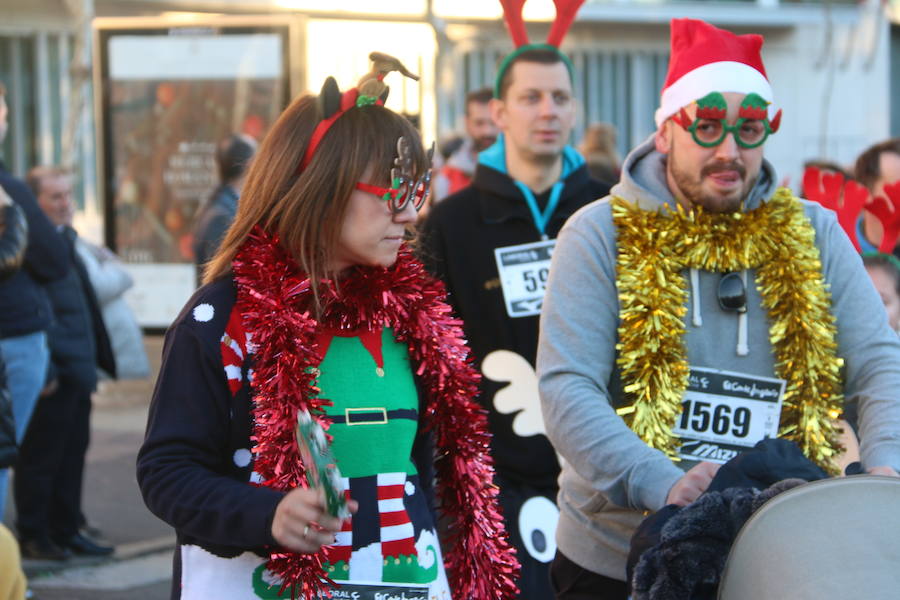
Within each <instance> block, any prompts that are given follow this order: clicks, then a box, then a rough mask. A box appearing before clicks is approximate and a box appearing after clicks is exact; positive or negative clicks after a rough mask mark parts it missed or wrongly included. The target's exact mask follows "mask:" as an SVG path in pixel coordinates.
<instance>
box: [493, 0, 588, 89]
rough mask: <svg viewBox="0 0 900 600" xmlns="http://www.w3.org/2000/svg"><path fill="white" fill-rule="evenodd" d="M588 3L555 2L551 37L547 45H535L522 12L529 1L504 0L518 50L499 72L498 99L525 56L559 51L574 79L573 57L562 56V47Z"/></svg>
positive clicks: (507, 59)
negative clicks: (505, 79) (514, 67)
mask: <svg viewBox="0 0 900 600" xmlns="http://www.w3.org/2000/svg"><path fill="white" fill-rule="evenodd" d="M584 1H585V0H553V4H554V5H555V6H556V19H555V20H554V21H553V25H552V26H551V28H550V34H549V35H548V36H547V43H545V44H531V43H529V42H528V32H527V31H526V30H525V20H524V19H523V18H522V8H523V7H524V6H525V0H500V4H501V5H502V6H503V20H504V21H505V22H506V27H507V29H508V30H509V36H510V37H511V38H512V41H513V44H514V45H515V46H516V49H515V50H514V51H513V52H511V53H509V54H508V55H507V56H506V58H504V59H503V62H502V63H500V67H499V68H498V69H497V79H496V81H495V83H494V97H496V98H499V97H500V81H501V80H502V79H503V76H504V75H505V74H506V71H507V70H509V66H510V65H511V64H512V62H513V61H514V60H515V59H516V58H517V57H518V56H519V55H520V54H522V53H523V52H527V51H528V50H536V49H548V50H554V51H556V52H557V53H558V54H559V56H560V57H561V58H562V61H563V62H564V63H565V65H566V68H567V69H568V70H569V76H570V77H572V78H573V79H574V73H575V67H574V66H573V65H572V61H571V60H569V57H568V56H566V55H565V54H563V53H562V52H560V50H559V45H560V44H562V41H563V38H564V37H566V33H568V31H569V28H570V27H571V26H572V23H573V22H574V21H575V15H576V14H577V13H578V9H579V8H581V5H582V4H584Z"/></svg>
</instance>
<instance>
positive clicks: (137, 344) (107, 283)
mask: <svg viewBox="0 0 900 600" xmlns="http://www.w3.org/2000/svg"><path fill="white" fill-rule="evenodd" d="M75 250H76V251H77V252H78V258H79V259H81V262H82V264H83V265H84V268H85V271H86V272H87V275H88V279H89V281H90V282H91V287H92V288H93V289H94V293H95V295H96V296H97V302H99V303H100V314H101V316H102V318H103V324H104V326H105V327H106V331H107V333H108V335H109V342H110V345H111V346H112V353H113V359H114V362H115V365H116V378H117V379H120V380H121V379H142V378H144V377H148V376H149V375H150V362H149V361H148V360H147V351H146V349H145V348H144V337H143V333H142V332H141V328H140V325H138V322H137V318H136V317H135V315H134V311H132V310H131V307H130V306H128V302H127V301H126V300H125V292H127V291H128V290H129V289H131V287H132V286H133V285H134V279H132V277H131V275H130V274H129V273H128V271H126V270H125V267H124V266H123V265H122V261H121V260H119V257H118V256H116V255H115V254H114V253H113V252H112V250H110V249H109V248H105V247H102V246H97V245H96V244H92V243H90V242H88V241H87V240H85V239H84V238H82V237H78V238H76V240H75Z"/></svg>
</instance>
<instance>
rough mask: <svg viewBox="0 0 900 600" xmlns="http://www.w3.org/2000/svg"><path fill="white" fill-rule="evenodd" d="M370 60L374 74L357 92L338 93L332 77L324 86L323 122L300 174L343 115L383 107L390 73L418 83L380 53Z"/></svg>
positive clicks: (362, 80) (367, 76) (321, 96)
mask: <svg viewBox="0 0 900 600" xmlns="http://www.w3.org/2000/svg"><path fill="white" fill-rule="evenodd" d="M369 60H371V61H372V68H371V70H370V71H369V72H368V73H366V74H365V75H363V76H362V77H361V78H360V80H359V83H357V85H356V87H355V88H352V89H349V90H347V91H346V92H344V93H343V94H342V93H341V91H340V89H338V84H337V81H335V79H334V77H329V78H327V79H326V80H325V83H324V84H322V91H321V92H320V93H319V99H318V101H319V107H320V108H321V109H322V114H323V118H322V120H321V121H319V124H318V125H316V128H315V130H313V134H312V136H311V137H310V139H309V144H308V145H307V146H306V152H304V154H303V160H301V161H300V164H299V165H298V166H297V174H298V175H299V174H300V173H301V172H303V170H304V169H306V167H308V166H309V163H310V161H312V157H313V155H314V154H315V153H316V149H317V148H318V147H319V144H320V143H322V138H324V137H325V134H326V133H327V132H328V130H329V129H330V128H331V126H332V125H334V122H335V121H337V120H338V119H339V118H340V117H341V115H343V114H344V113H345V112H347V111H348V110H350V109H351V108H354V107H361V106H369V105H372V104H375V105H378V106H384V103H385V101H386V100H387V97H388V93H389V92H390V88H389V87H388V86H387V85H386V84H385V83H384V77H385V75H387V74H388V73H390V72H391V71H398V72H400V73H401V74H403V75H405V76H406V77H409V78H410V79H412V80H414V81H418V80H419V76H418V75H414V74H413V73H410V72H409V70H408V69H407V68H406V67H404V66H403V63H401V62H400V61H399V60H397V59H396V58H394V57H393V56H389V55H387V54H382V53H381V52H372V53H371V54H369Z"/></svg>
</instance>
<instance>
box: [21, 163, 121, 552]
mask: <svg viewBox="0 0 900 600" xmlns="http://www.w3.org/2000/svg"><path fill="white" fill-rule="evenodd" d="M27 180H28V184H29V186H30V187H31V189H32V191H33V192H34V194H35V196H36V197H37V199H38V204H39V205H40V207H41V209H42V210H43V211H44V213H45V214H46V215H47V217H48V218H49V219H50V221H51V222H52V223H53V224H54V225H55V226H56V227H57V229H58V230H59V232H58V233H56V234H55V235H59V236H60V237H61V238H62V239H63V241H64V244H65V246H66V252H67V259H68V264H69V272H68V274H67V276H66V277H64V278H63V279H60V280H57V281H54V282H51V283H48V284H47V285H46V289H47V293H48V294H49V296H50V300H51V304H52V306H53V314H54V321H53V323H52V325H51V327H50V329H49V331H48V343H49V345H50V358H51V369H50V375H49V377H48V380H49V381H50V385H49V386H48V389H47V390H46V391H45V393H44V394H42V396H41V398H40V399H39V401H38V404H37V407H36V409H35V411H34V416H33V417H32V420H31V424H30V425H29V427H28V432H27V433H26V435H25V439H24V441H23V442H22V445H21V447H20V449H19V460H18V463H17V464H16V478H15V486H14V488H15V489H14V492H15V499H16V509H17V511H18V518H17V521H16V524H17V529H18V533H19V540H20V542H21V545H22V555H23V556H24V557H26V558H35V559H46V560H64V559H66V558H68V557H69V556H70V555H71V553H73V552H74V553H75V554H83V555H92V556H102V555H106V554H110V553H111V552H112V551H113V548H112V547H110V546H105V545H103V544H101V543H99V542H98V541H97V540H94V539H92V538H91V537H89V536H88V535H85V534H84V533H82V532H81V531H80V528H81V525H82V520H83V516H82V511H81V496H82V494H81V490H82V483H83V476H84V459H85V454H86V453H87V449H88V444H89V442H90V415H91V393H92V392H93V391H94V389H95V388H96V386H97V368H98V367H99V368H101V369H103V370H104V371H105V372H106V373H107V374H108V375H109V376H111V377H115V375H116V368H115V360H114V358H113V355H112V348H111V347H110V344H109V337H108V335H107V332H106V327H105V326H104V324H103V319H102V317H101V314H100V305H99V302H98V301H97V296H96V294H95V293H94V290H93V287H92V286H91V282H90V279H89V277H88V275H87V272H86V270H85V267H84V264H83V263H82V262H81V259H80V258H79V257H78V253H77V252H76V250H75V245H76V242H77V238H78V234H77V233H76V232H75V230H74V229H72V215H73V210H74V205H73V202H72V178H71V176H70V174H69V173H68V172H67V171H65V170H63V169H60V168H57V167H36V168H34V169H32V170H31V171H29V172H28V177H27Z"/></svg>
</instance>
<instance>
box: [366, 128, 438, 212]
mask: <svg viewBox="0 0 900 600" xmlns="http://www.w3.org/2000/svg"><path fill="white" fill-rule="evenodd" d="M433 156H434V143H432V144H431V148H429V150H428V154H427V159H428V168H427V169H425V173H423V174H422V176H421V177H419V178H416V176H415V172H414V171H413V168H412V167H413V159H412V156H411V155H410V152H409V142H407V141H406V138H404V137H403V136H400V138H399V139H398V140H397V158H395V159H394V167H393V168H392V169H391V187H389V188H384V187H380V186H377V185H372V184H369V183H363V182H358V183H357V184H356V189H358V190H361V191H363V192H369V193H371V194H375V195H376V196H380V197H381V199H382V200H384V201H385V202H387V203H388V207H389V208H390V209H391V212H393V213H394V214H397V213H400V212H403V210H404V209H406V207H407V205H408V204H410V203H412V205H413V208H415V209H416V211H418V210H419V209H421V208H422V207H423V206H424V205H425V201H426V200H427V199H428V194H429V193H430V192H431V164H432V157H433Z"/></svg>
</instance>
